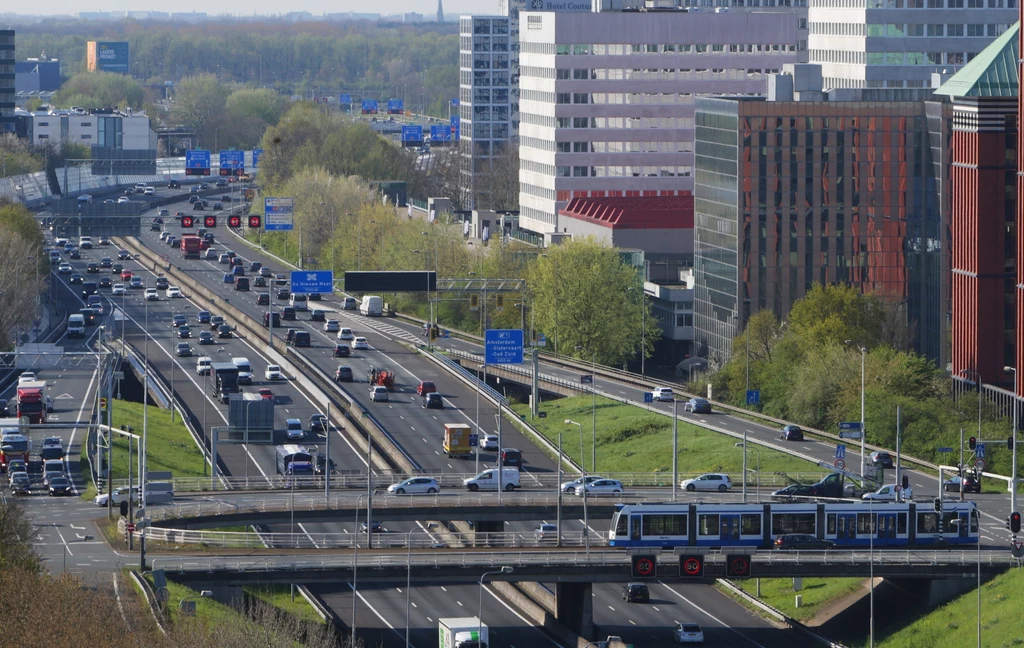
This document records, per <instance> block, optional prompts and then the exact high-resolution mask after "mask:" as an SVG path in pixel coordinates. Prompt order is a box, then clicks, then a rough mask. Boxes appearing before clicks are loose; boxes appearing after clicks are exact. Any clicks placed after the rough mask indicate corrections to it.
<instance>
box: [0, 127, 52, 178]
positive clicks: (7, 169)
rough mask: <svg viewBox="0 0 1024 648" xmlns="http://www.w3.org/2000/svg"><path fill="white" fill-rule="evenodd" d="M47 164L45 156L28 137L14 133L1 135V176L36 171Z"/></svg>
mask: <svg viewBox="0 0 1024 648" xmlns="http://www.w3.org/2000/svg"><path fill="white" fill-rule="evenodd" d="M45 165H46V158H45V156H44V155H43V154H42V153H41V152H40V151H39V150H38V149H35V148H34V147H33V146H32V145H31V144H30V143H29V141H28V140H27V139H22V138H20V137H18V136H17V135H15V134H14V133H5V134H4V135H0V177H7V176H13V175H22V174H24V173H36V172H38V171H42V170H43V169H44V168H45Z"/></svg>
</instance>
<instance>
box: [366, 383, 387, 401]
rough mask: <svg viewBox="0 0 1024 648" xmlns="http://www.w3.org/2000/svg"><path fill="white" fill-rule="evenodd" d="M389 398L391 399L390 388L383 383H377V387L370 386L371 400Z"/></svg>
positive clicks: (385, 399)
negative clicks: (389, 396) (389, 395)
mask: <svg viewBox="0 0 1024 648" xmlns="http://www.w3.org/2000/svg"><path fill="white" fill-rule="evenodd" d="M387 400H389V398H388V388H387V387H384V386H383V385H377V386H376V387H371V388H370V401H371V402H378V401H387Z"/></svg>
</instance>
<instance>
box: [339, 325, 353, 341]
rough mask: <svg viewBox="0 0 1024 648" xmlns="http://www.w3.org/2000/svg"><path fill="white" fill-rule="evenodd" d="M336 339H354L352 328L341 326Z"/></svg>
mask: <svg viewBox="0 0 1024 648" xmlns="http://www.w3.org/2000/svg"><path fill="white" fill-rule="evenodd" d="M338 339H339V340H354V339H356V334H355V333H353V332H352V329H350V328H342V329H341V330H340V331H338Z"/></svg>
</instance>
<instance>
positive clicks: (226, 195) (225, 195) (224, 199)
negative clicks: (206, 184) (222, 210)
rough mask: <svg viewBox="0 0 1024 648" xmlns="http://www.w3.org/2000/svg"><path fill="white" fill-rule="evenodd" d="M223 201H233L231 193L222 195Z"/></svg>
mask: <svg viewBox="0 0 1024 648" xmlns="http://www.w3.org/2000/svg"><path fill="white" fill-rule="evenodd" d="M220 201H221V202H231V194H224V195H223V196H221V197H220Z"/></svg>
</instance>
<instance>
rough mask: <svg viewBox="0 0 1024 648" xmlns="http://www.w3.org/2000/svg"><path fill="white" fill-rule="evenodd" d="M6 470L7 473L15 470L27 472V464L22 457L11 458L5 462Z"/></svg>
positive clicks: (15, 471)
mask: <svg viewBox="0 0 1024 648" xmlns="http://www.w3.org/2000/svg"><path fill="white" fill-rule="evenodd" d="M7 472H8V473H17V472H23V473H28V465H27V464H26V463H25V460H24V459H11V460H10V461H9V462H8V463H7Z"/></svg>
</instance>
